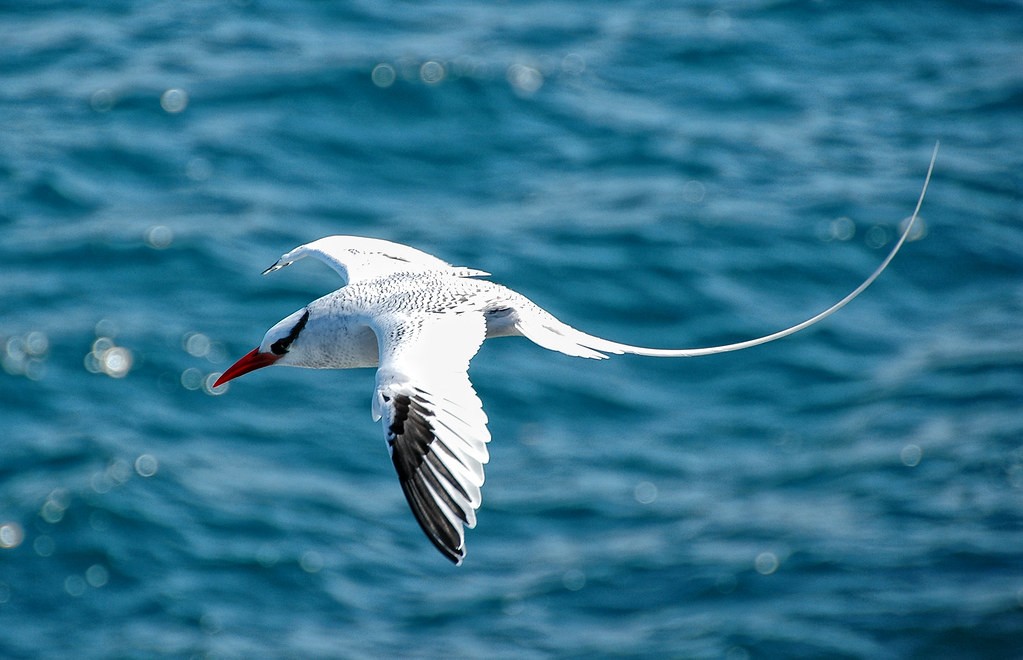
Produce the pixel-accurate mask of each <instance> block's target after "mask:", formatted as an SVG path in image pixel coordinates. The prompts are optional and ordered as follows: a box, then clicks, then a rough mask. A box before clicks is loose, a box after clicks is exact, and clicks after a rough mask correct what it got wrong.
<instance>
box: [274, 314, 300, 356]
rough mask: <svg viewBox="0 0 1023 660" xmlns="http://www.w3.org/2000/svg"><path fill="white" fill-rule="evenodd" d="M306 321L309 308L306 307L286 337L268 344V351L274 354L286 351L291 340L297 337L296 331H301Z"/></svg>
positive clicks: (281, 353)
mask: <svg viewBox="0 0 1023 660" xmlns="http://www.w3.org/2000/svg"><path fill="white" fill-rule="evenodd" d="M308 321H309V310H308V309H307V310H305V314H303V315H302V318H300V319H299V320H298V323H296V324H295V327H294V328H292V329H291V332H289V333H288V336H287V337H284V338H282V339H278V340H277V341H275V342H274V343H272V344H270V352H271V353H273V354H274V355H284V354H285V353H287V352H288V349H290V348H291V342H293V341H295V338H296V337H298V333H300V332H302V328H304V327H305V324H306V323H307V322H308Z"/></svg>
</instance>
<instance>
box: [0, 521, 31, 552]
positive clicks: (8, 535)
mask: <svg viewBox="0 0 1023 660" xmlns="http://www.w3.org/2000/svg"><path fill="white" fill-rule="evenodd" d="M24 540H25V531H24V530H23V529H22V528H21V525H19V524H18V523H16V522H7V523H4V524H2V525H0V548H17V547H18V546H19V545H21V542H22V541H24Z"/></svg>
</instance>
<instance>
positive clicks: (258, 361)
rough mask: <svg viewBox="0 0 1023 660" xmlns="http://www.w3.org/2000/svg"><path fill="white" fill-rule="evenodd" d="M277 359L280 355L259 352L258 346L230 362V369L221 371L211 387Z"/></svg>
mask: <svg viewBox="0 0 1023 660" xmlns="http://www.w3.org/2000/svg"><path fill="white" fill-rule="evenodd" d="M279 359H281V356H280V355H274V354H273V353H260V352H259V349H258V348H254V349H252V350H251V351H250V352H249V353H247V354H246V355H245V357H243V358H242V359H240V360H238V361H237V362H235V363H234V364H232V365H231V368H230V369H228V370H227V371H225V372H224V373H222V374H221V375H220V378H218V379H217V382H215V383H213V387H220V386H221V385H223V384H224V383H226V382H227V381H229V380H234V379H235V378H237V377H238V376H241V375H243V374H247V373H249V372H250V371H255V370H256V369H262V368H263V367H269V366H270V365H271V364H273V363H274V362H276V361H277V360H279Z"/></svg>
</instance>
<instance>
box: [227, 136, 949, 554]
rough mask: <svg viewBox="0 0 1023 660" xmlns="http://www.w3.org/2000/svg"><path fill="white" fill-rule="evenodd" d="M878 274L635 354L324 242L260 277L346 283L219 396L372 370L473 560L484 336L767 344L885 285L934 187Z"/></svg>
mask: <svg viewBox="0 0 1023 660" xmlns="http://www.w3.org/2000/svg"><path fill="white" fill-rule="evenodd" d="M937 149H938V147H937V145H935V148H934V153H933V154H932V156H931V162H930V166H929V167H928V170H927V177H926V179H925V181H924V185H923V189H922V190H921V191H920V196H919V198H918V200H917V204H916V208H915V210H914V211H913V215H912V216H911V218H910V220H909V222H908V223H906V226H905V228H904V229H903V231H902V233H901V235H900V237H899V239H898V241H897V242H896V243H895V245H894V247H893V248H892V249H891V251H890V252H889V253H888V255H887V257H886V258H885V259H884V261H882V262H881V264H880V266H878V267H877V269H876V270H875V271H874V272H873V273H871V275H870V276H869V277H868V278H867V279H866V280H865V281H864V282H863V283H862V284H860V286H858V287H856V289H854V290H853V291H852V292H851V293H850V294H849V295H847V296H846V297H844V298H842V300H840V301H838V302H837V303H835V304H834V305H832V306H831V307H829V308H828V309H826V310H824V311H823V312H821V313H819V314H817V315H815V316H813V317H811V318H809V319H807V320H805V321H803V322H802V323H798V324H796V325H794V326H792V327H789V328H786V329H784V330H780V331H778V332H775V333H772V334H769V335H766V336H763V337H758V338H756V339H750V340H748V341H742V342H737V343H734V344H726V345H723V346H712V347H707V348H682V349H658V348H644V347H641V346H630V345H628V344H620V343H618V342H613V341H609V340H607V339H601V338H599V337H594V336H593V335H589V334H586V333H584V332H581V331H579V330H576V329H575V328H572V327H570V326H568V325H566V324H564V323H562V322H561V321H559V320H558V319H556V318H554V316H552V315H551V314H550V313H548V312H547V311H545V310H543V309H541V308H540V307H539V306H537V305H536V304H535V303H533V302H532V301H531V300H529V299H528V298H526V297H525V296H523V295H521V294H519V293H516V292H515V291H512V290H511V289H508V288H506V287H504V286H501V285H499V284H495V283H493V282H490V281H487V280H482V279H478V278H480V277H485V276H487V275H489V273H485V272H482V271H479V270H473V269H470V268H463V267H458V266H452V265H450V264H448V263H446V262H444V261H442V260H440V259H438V258H437V257H434V256H431V255H429V254H426V253H425V252H421V251H419V250H417V249H415V248H411V247H408V246H405V245H401V244H398V243H392V242H390V241H385V240H380V239H374V238H362V237H358V236H327V237H325V238H321V239H319V240H316V241H313V242H311V243H307V244H305V245H301V246H299V247H297V248H295V249H294V250H292V251H290V252H288V253H287V254H285V255H283V256H282V257H281V258H280V259H279V260H278V261H277V262H276V263H275V264H274V265H273V266H271V267H270V268H267V269H266V270H265V271H264V273H263V274H264V275H265V274H267V273H271V272H273V271H275V270H278V269H280V268H284V267H285V266H288V265H290V264H292V263H293V262H295V261H298V260H299V259H302V258H304V257H316V258H317V259H320V260H322V261H324V262H325V263H326V264H328V265H329V266H330V267H332V268H333V269H334V270H336V271H337V272H338V273H339V274H340V275H341V277H342V278H344V280H345V285H344V286H342V287H341V288H340V289H338V290H337V291H334V292H333V293H330V294H328V295H326V296H323V297H322V298H319V299H317V300H314V301H313V302H311V303H309V304H308V305H306V306H305V307H304V308H302V309H300V310H298V311H297V312H295V313H294V314H291V315H290V316H288V317H287V318H285V319H283V320H281V321H280V322H279V323H277V324H276V325H274V326H273V327H272V328H270V330H268V331H267V333H266V335H265V336H264V337H263V341H262V342H261V343H260V345H259V347H258V348H255V349H253V350H252V351H251V352H250V353H248V354H247V355H245V356H244V357H242V358H241V359H240V360H238V361H237V362H236V363H235V364H234V365H232V366H231V367H230V368H229V369H228V370H227V371H225V372H224V373H223V374H222V375H221V376H220V377H219V378H218V379H217V381H216V383H215V385H214V387H218V386H220V385H222V384H223V383H226V382H227V381H229V380H232V379H234V378H237V377H238V376H241V375H242V374H245V373H248V372H250V371H253V370H255V369H259V368H262V367H267V366H270V365H278V366H292V367H307V368H312V369H352V368H355V367H376V368H377V374H376V387H375V389H374V392H373V402H372V410H373V419H374V420H382V423H383V431H384V437H385V438H386V440H387V446H388V450H389V451H390V454H391V460H392V462H393V463H394V467H395V469H396V470H397V472H398V479H399V481H400V483H401V488H402V490H403V491H404V493H405V498H406V499H407V500H408V503H409V506H410V507H411V508H412V513H413V514H415V517H416V520H417V521H418V522H419V525H420V526H421V527H422V529H423V531H424V532H425V533H426V535H427V536H428V537H429V539H430V540H431V541H432V542H433V544H434V545H435V546H436V547H437V549H438V550H440V551H441V552H442V553H443V554H444V556H446V557H447V558H448V559H450V560H451V561H453V562H454V563H456V564H460V563H461V562H462V559H463V558H464V557H465V532H464V528H465V527H470V528H472V527H475V526H476V510H477V509H478V508H479V506H480V502H481V498H480V487H481V486H482V485H483V465H484V464H486V463H487V461H488V459H489V453H488V451H487V443H488V442H489V441H490V432H489V431H488V430H487V416H486V414H485V413H484V412H483V405H482V403H481V402H480V399H479V397H478V396H477V395H476V392H475V390H474V389H473V387H472V384H471V383H470V382H469V375H468V369H469V361H470V360H471V359H472V357H473V356H474V355H476V352H477V351H478V350H479V348H480V345H481V344H482V343H483V340H484V339H490V338H491V337H505V336H522V337H526V338H527V339H530V340H531V341H533V342H535V343H537V344H539V345H540V346H542V347H544V348H547V349H550V350H552V351H559V352H561V353H565V354H567V355H573V356H577V357H584V358H597V359H602V358H606V357H607V354H608V353H614V354H621V353H631V354H635V355H647V356H652V357H696V356H700V355H712V354H715V353H723V352H726V351H736V350H741V349H744V348H750V347H752V346H757V345H759V344H764V343H767V342H770V341H774V340H776V339H781V338H782V337H785V336H788V335H791V334H793V333H795V332H798V331H800V330H802V329H804V328H807V327H809V326H811V325H813V324H815V323H817V322H819V321H821V320H822V319H824V318H826V317H828V316H830V315H831V314H833V313H834V312H836V311H838V310H839V309H841V308H842V307H844V306H845V305H846V304H848V303H849V302H850V301H851V300H853V299H854V298H855V297H856V296H858V295H859V294H860V293H861V292H863V290H864V289H866V288H867V287H868V286H870V284H871V283H872V282H873V281H874V280H875V279H877V277H878V276H879V275H880V274H881V273H882V272H883V271H884V269H885V268H886V267H887V266H888V264H889V263H891V261H892V259H893V258H894V257H895V255H896V254H897V253H898V251H899V249H900V248H901V247H902V245H903V243H905V241H906V238H907V237H908V236H909V234H910V231H911V230H912V228H913V225H914V223H915V222H916V219H917V216H918V214H919V212H920V206H921V204H922V203H923V199H924V194H925V193H926V191H927V185H928V183H929V182H930V177H931V171H932V170H933V168H934V160H935V158H936V157H937Z"/></svg>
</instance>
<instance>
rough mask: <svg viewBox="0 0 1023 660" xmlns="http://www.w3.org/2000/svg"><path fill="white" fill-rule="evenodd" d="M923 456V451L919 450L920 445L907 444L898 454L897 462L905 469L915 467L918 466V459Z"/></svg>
mask: <svg viewBox="0 0 1023 660" xmlns="http://www.w3.org/2000/svg"><path fill="white" fill-rule="evenodd" d="M923 455H924V450H923V449H921V448H920V445H913V444H909V445H906V446H905V447H903V448H902V451H900V452H899V460H901V461H902V464H903V465H905V466H906V467H916V466H917V465H920V459H922V458H923Z"/></svg>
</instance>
